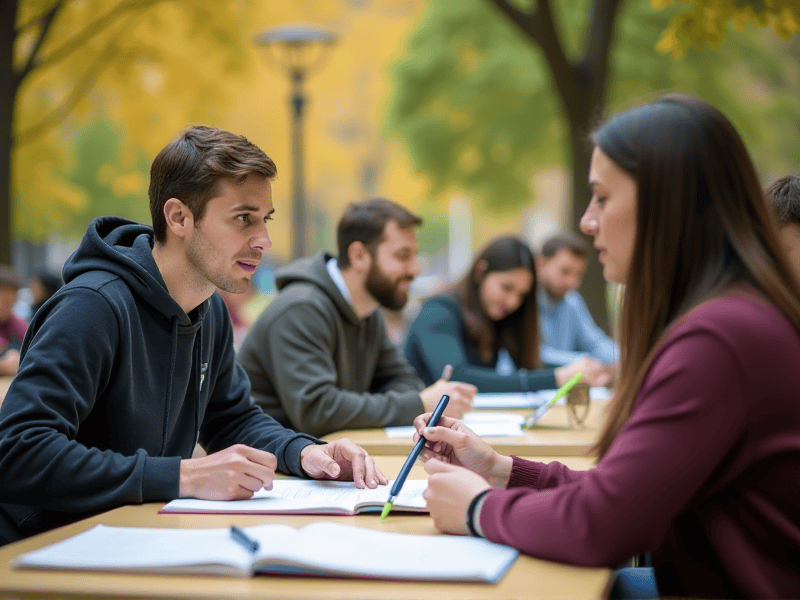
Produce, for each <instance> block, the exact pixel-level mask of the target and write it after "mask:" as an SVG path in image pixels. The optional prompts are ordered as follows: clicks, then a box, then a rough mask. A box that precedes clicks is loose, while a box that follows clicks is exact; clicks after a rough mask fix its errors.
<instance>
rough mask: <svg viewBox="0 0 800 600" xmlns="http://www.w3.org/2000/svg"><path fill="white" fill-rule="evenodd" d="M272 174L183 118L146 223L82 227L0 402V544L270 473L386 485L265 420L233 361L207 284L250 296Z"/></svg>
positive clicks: (264, 244)
mask: <svg viewBox="0 0 800 600" xmlns="http://www.w3.org/2000/svg"><path fill="white" fill-rule="evenodd" d="M275 173H276V170H275V165H274V163H273V162H272V160H271V159H269V158H268V157H267V156H266V155H265V154H264V153H263V152H262V151H261V150H260V149H259V148H257V147H256V146H255V145H253V144H252V143H250V142H249V141H248V140H246V139H245V138H244V137H242V136H237V135H234V134H231V133H228V132H225V131H220V130H218V129H214V128H208V127H192V128H189V129H187V130H186V131H184V132H183V133H182V134H181V135H180V136H179V137H178V138H176V139H175V140H173V141H172V142H170V143H169V144H168V145H167V146H166V147H165V148H164V149H163V150H162V151H161V152H160V153H159V155H158V156H157V157H156V159H155V160H154V161H153V165H152V167H151V172H150V177H151V181H150V209H151V215H152V219H153V227H152V228H150V227H147V226H145V225H140V224H138V223H134V222H132V221H128V220H126V219H122V218H118V217H102V218H99V219H96V220H95V221H93V222H92V223H91V224H90V225H89V228H88V230H87V232H86V235H85V237H84V239H83V241H82V242H81V245H80V247H79V248H78V250H77V251H76V252H75V253H74V254H73V255H72V256H71V257H70V258H69V260H68V261H67V263H66V265H65V266H64V281H65V283H66V285H65V286H64V287H63V288H61V290H59V292H58V293H56V294H55V295H54V296H53V298H51V299H50V300H49V301H48V302H47V303H45V305H44V306H43V307H42V308H41V309H39V311H37V313H36V315H35V317H34V319H33V321H32V322H31V324H30V327H29V329H28V334H27V335H26V337H25V340H24V342H23V346H22V352H21V355H22V358H21V364H20V370H19V373H18V375H17V377H16V378H15V380H14V381H13V383H12V384H11V386H10V388H9V390H8V393H7V394H6V397H5V400H4V402H3V404H2V408H0V545H2V544H4V543H8V542H11V541H14V540H16V539H20V538H23V537H25V536H28V535H32V534H34V533H37V532H40V531H43V530H46V529H50V528H52V527H55V526H58V525H62V524H64V523H68V522H71V521H75V520H78V519H80V518H81V517H83V516H86V515H87V514H90V513H96V512H99V511H103V510H108V509H110V508H113V507H116V506H119V505H122V504H129V503H141V502H152V501H168V500H171V499H173V498H178V497H194V498H205V499H217V500H219V499H225V500H229V499H230V500H232V499H240V498H248V497H250V496H251V495H252V494H253V492H255V491H257V490H259V489H260V488H261V487H266V488H267V489H269V488H270V487H271V485H272V479H273V476H274V473H275V470H276V469H277V470H280V471H283V472H285V473H290V474H294V475H299V476H309V477H314V478H337V479H353V480H355V482H356V484H357V485H358V486H359V487H363V486H364V485H366V486H368V487H375V486H376V485H378V484H379V483H382V484H385V483H387V480H386V477H385V476H384V475H383V474H382V473H380V471H379V470H378V469H377V468H376V467H375V465H374V463H373V461H372V459H371V458H370V457H369V456H368V455H367V454H366V452H364V450H363V449H361V448H359V447H358V446H356V445H355V444H353V443H352V442H349V441H348V440H343V441H342V442H336V443H331V444H322V443H321V442H320V441H319V440H317V439H315V438H313V437H311V436H309V435H304V434H298V433H295V432H294V431H292V430H289V429H286V428H284V427H283V426H281V425H279V424H278V423H277V422H275V420H274V419H272V418H271V417H269V416H267V415H265V414H264V413H263V412H262V411H261V410H260V409H259V408H258V407H257V406H255V405H254V404H253V402H252V401H251V399H250V385H249V382H248V380H247V377H246V375H245V374H244V372H243V371H242V369H241V367H239V365H238V364H237V363H236V362H235V361H234V350H233V344H232V341H233V334H232V331H231V323H230V319H229V318H228V315H227V312H226V310H225V308H224V305H223V302H222V300H221V299H220V297H219V295H218V294H215V293H214V291H215V289H216V288H217V287H219V288H221V289H224V290H227V291H230V292H243V291H244V290H245V289H246V288H247V284H248V281H249V279H250V277H251V275H252V274H253V273H254V272H255V269H256V266H257V265H258V262H259V260H260V259H261V255H262V253H263V252H264V251H265V250H266V249H267V248H269V247H270V240H269V235H268V233H267V228H266V221H268V220H269V219H270V218H271V215H272V213H273V212H274V209H273V207H272V197H271V188H270V181H271V179H272V178H273V177H274V176H275ZM198 442H199V443H200V444H201V445H202V446H203V447H204V448H205V449H206V451H207V452H208V455H207V456H205V457H202V458H191V456H192V451H193V449H194V447H195V444H196V443H198Z"/></svg>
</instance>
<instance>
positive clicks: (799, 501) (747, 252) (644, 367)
mask: <svg viewBox="0 0 800 600" xmlns="http://www.w3.org/2000/svg"><path fill="white" fill-rule="evenodd" d="M592 140H593V142H594V144H595V147H594V151H593V154H592V160H591V168H590V171H589V186H590V188H591V191H592V197H591V201H590V203H589V206H588V208H587V209H586V213H585V214H584V215H583V218H582V220H581V230H582V231H583V232H584V233H586V234H588V235H591V236H592V237H593V238H594V246H595V248H597V250H598V252H599V259H600V262H601V263H602V265H603V275H604V277H605V278H606V280H607V281H609V282H614V283H618V284H624V285H625V293H624V297H623V303H622V312H621V317H620V319H621V322H620V333H621V335H620V348H621V359H620V376H619V382H618V388H617V389H616V391H615V394H614V397H613V399H612V401H611V405H610V406H609V410H608V415H607V420H606V424H605V427H604V429H603V430H602V432H601V434H600V437H599V440H598V442H597V445H596V447H595V451H596V454H597V457H598V463H597V465H596V467H595V468H592V469H589V470H585V471H576V470H572V469H569V468H567V467H565V466H564V465H562V464H560V463H557V462H552V463H549V464H544V463H539V462H533V461H528V460H523V459H521V458H517V457H505V456H501V455H499V454H498V453H497V452H495V451H494V450H493V449H492V448H490V447H489V446H488V445H486V444H485V443H484V442H483V441H481V440H480V438H478V437H477V436H475V435H474V434H473V433H472V432H471V431H470V430H469V429H467V428H466V427H465V426H464V425H463V423H461V422H460V421H457V420H455V419H448V418H444V419H442V421H441V422H440V425H439V426H437V427H432V428H426V426H425V424H426V423H427V420H428V419H429V415H422V416H421V417H419V418H417V419H416V420H415V426H416V427H417V430H418V434H417V435H420V434H424V436H425V438H426V439H427V440H428V446H429V447H428V448H427V449H426V450H424V451H423V455H422V458H423V460H426V461H427V462H426V464H425V468H426V470H427V471H428V473H429V474H430V478H429V482H428V489H427V492H426V494H425V497H426V499H427V501H428V507H429V509H430V512H431V516H432V517H433V520H434V523H435V525H436V527H437V528H438V529H439V530H441V531H445V532H449V533H456V534H466V533H470V532H472V533H473V534H475V535H482V536H485V537H486V538H487V539H489V540H491V541H493V542H498V543H502V544H508V545H511V546H514V547H516V548H519V549H520V550H521V551H522V552H524V553H526V554H529V555H531V556H535V557H539V558H544V559H549V560H556V561H563V562H568V563H572V564H576V565H588V566H604V567H616V566H618V565H620V564H622V563H623V561H626V560H627V559H629V557H631V556H635V555H639V554H641V553H645V552H650V553H651V554H652V561H653V569H652V570H651V571H648V570H647V569H644V570H642V569H639V570H636V572H635V575H636V576H638V581H639V583H640V587H639V589H638V591H636V592H635V593H636V594H637V596H636V597H639V598H647V597H654V596H656V595H657V594H659V593H660V594H661V595H663V596H668V597H673V596H680V597H691V598H800V560H798V557H800V493H798V492H800V477H799V476H798V474H799V473H800V402H798V389H800V370H798V369H797V365H798V364H800V284H799V283H798V279H796V278H795V277H794V276H793V272H792V267H791V265H790V264H789V261H788V260H787V258H786V254H785V252H784V251H783V248H782V246H781V242H780V238H779V234H778V231H777V228H776V225H775V221H774V219H773V218H772V215H771V214H770V211H769V208H768V205H767V203H766V202H765V200H764V194H763V192H762V190H761V187H760V184H759V180H758V175H757V174H756V170H755V167H754V166H753V163H752V161H751V159H750V156H749V155H748V152H747V150H746V148H745V146H744V143H743V142H742V140H741V138H740V137H739V135H738V133H737V132H736V130H735V129H734V127H733V125H732V124H731V123H730V121H728V119H727V118H725V116H724V115H722V113H720V112H719V111H718V110H717V109H716V108H714V107H713V106H711V105H709V104H707V103H706V102H703V101H702V100H699V99H697V98H693V97H689V96H684V95H676V94H673V95H668V96H665V97H663V98H661V99H659V100H656V101H653V102H649V103H647V104H643V105H640V106H638V107H635V108H632V109H630V110H628V111H625V112H623V113H621V114H619V115H617V116H615V117H613V118H611V119H610V120H609V121H608V122H607V123H606V124H605V125H603V126H601V127H600V128H599V129H598V130H597V131H596V132H595V133H594V134H593V136H592ZM623 573H624V575H622V576H620V577H619V580H620V581H626V580H627V581H628V582H630V581H631V580H632V579H633V577H630V576H629V575H630V574H631V573H630V571H623ZM653 573H654V577H653ZM648 575H649V586H648V587H645V586H643V585H641V584H642V583H643V582H644V581H645V580H647V579H648ZM611 595H612V597H614V596H615V595H616V592H615V590H612V592H611Z"/></svg>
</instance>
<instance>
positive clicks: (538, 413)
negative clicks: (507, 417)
mask: <svg viewBox="0 0 800 600" xmlns="http://www.w3.org/2000/svg"><path fill="white" fill-rule="evenodd" d="M581 379H583V373H578V374H577V375H575V376H574V377H573V378H572V379H570V380H569V381H568V382H567V383H565V384H564V385H562V386H561V387H560V388H558V391H557V392H556V395H555V396H553V399H552V400H550V401H549V402H547V403H545V404H542V405H541V406H540V407H539V408H537V409H536V410H535V411H534V413H533V414H532V415H531V416H530V417H528V418H527V419H526V420H525V422H524V423H523V424H522V428H523V429H529V428H530V427H533V426H534V425H536V423H538V422H539V419H541V418H542V417H543V416H544V415H545V413H546V412H547V411H548V410H550V409H551V408H553V405H555V403H556V402H558V401H559V400H561V398H563V397H564V396H566V395H567V394H569V393H570V391H571V390H572V388H574V387H575V384H577V383H578V382H579V381H580V380H581Z"/></svg>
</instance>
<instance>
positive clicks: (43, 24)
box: [14, 0, 64, 90]
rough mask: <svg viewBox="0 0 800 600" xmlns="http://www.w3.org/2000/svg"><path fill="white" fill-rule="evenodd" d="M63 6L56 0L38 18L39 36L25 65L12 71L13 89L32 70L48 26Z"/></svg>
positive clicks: (59, 0) (48, 28)
mask: <svg viewBox="0 0 800 600" xmlns="http://www.w3.org/2000/svg"><path fill="white" fill-rule="evenodd" d="M63 8H64V0H57V1H56V2H55V3H54V4H53V6H51V7H50V8H49V9H48V10H47V11H46V12H45V13H44V14H42V15H41V16H40V17H39V18H38V24H39V36H38V37H37V38H36V43H35V44H34V45H33V50H31V53H30V54H29V55H28V60H27V61H25V66H23V67H22V69H20V70H19V71H16V72H15V73H14V89H15V90H16V89H18V88H19V86H20V85H21V84H22V80H23V79H25V77H27V76H28V74H29V73H30V72H31V71H32V70H33V68H34V65H35V64H36V61H37V59H38V56H39V51H40V50H41V49H42V44H44V41H45V39H46V38H47V35H48V34H49V33H50V28H51V27H52V26H53V21H55V19H56V17H57V16H58V13H60V12H61V9H63Z"/></svg>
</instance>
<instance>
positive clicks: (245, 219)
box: [236, 214, 250, 224]
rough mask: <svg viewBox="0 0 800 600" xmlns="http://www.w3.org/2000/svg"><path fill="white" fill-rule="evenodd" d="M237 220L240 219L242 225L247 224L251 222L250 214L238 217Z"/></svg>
mask: <svg viewBox="0 0 800 600" xmlns="http://www.w3.org/2000/svg"><path fill="white" fill-rule="evenodd" d="M236 218H237V219H239V221H241V222H242V223H245V224H246V223H249V222H250V215H249V214H245V215H238V216H237V217H236Z"/></svg>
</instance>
